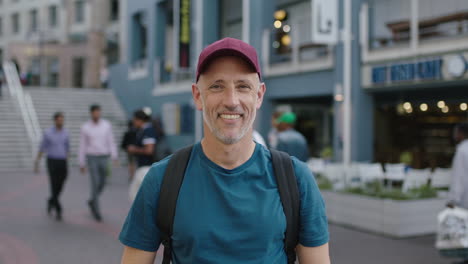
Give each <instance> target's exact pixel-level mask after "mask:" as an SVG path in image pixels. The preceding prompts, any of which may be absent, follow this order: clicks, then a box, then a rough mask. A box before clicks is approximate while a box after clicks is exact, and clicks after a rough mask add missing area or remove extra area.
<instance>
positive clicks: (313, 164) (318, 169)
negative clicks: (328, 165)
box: [307, 158, 325, 174]
mask: <svg viewBox="0 0 468 264" xmlns="http://www.w3.org/2000/svg"><path fill="white" fill-rule="evenodd" d="M307 166H308V167H309V169H310V170H311V171H312V173H314V174H317V173H319V174H322V173H323V172H324V170H325V160H324V159H320V158H310V159H309V160H308V161H307Z"/></svg>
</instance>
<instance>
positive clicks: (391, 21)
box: [369, 0, 411, 49]
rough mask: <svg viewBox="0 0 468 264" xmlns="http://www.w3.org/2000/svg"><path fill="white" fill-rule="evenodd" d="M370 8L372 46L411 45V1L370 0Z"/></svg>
mask: <svg viewBox="0 0 468 264" xmlns="http://www.w3.org/2000/svg"><path fill="white" fill-rule="evenodd" d="M369 8H370V9H369V38H370V47H371V48H374V49H375V48H382V47H390V46H401V45H403V46H408V45H409V42H410V24H411V22H410V20H411V1H407V0H392V1H386V0H370V1H369Z"/></svg>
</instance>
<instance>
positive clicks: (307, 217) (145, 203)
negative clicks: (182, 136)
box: [119, 143, 329, 264]
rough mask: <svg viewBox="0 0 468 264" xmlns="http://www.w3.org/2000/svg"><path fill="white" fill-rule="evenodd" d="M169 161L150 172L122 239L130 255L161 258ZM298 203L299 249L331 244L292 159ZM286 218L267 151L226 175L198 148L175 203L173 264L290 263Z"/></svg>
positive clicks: (305, 177) (320, 211)
mask: <svg viewBox="0 0 468 264" xmlns="http://www.w3.org/2000/svg"><path fill="white" fill-rule="evenodd" d="M169 158H170V157H168V158H166V159H164V160H162V161H161V162H158V163H155V164H153V166H152V167H151V169H150V171H149V172H148V174H147V175H146V177H145V179H144V180H143V183H142V185H141V187H140V190H139V192H138V194H137V196H136V198H135V201H134V203H133V205H132V208H131V209H130V212H129V214H128V216H127V219H126V221H125V224H124V226H123V228H122V231H121V233H120V237H119V239H120V241H121V242H122V243H123V244H124V245H126V246H129V247H134V248H138V249H141V250H145V251H156V250H157V249H158V248H159V245H160V242H161V241H160V233H159V230H158V227H157V225H156V217H157V204H158V198H159V191H160V186H161V182H162V178H163V175H164V171H165V169H166V167H167V164H168V160H169ZM292 160H293V165H294V169H295V172H296V178H297V183H298V187H299V192H300V196H301V208H300V218H301V219H300V235H299V243H300V244H302V245H303V246H306V247H316V246H321V245H323V244H325V243H327V242H328V237H329V235H328V224H327V218H326V215H325V205H324V202H323V199H322V196H321V195H320V192H319V189H318V188H317V184H316V183H315V180H314V178H313V176H312V173H311V172H310V170H309V169H308V167H307V165H306V164H305V163H303V162H301V161H299V160H297V159H296V158H292ZM285 231H286V218H285V215H284V212H283V207H282V205H281V200H280V197H279V192H278V188H277V185H276V179H275V175H274V174H273V168H272V164H271V155H270V151H269V150H268V149H266V148H265V147H263V146H262V145H260V144H257V145H256V147H255V151H254V153H253V155H252V157H251V158H250V159H249V160H248V161H247V162H245V163H244V164H242V165H241V166H239V167H237V168H235V169H232V170H228V169H224V168H222V167H220V166H218V165H217V164H215V163H214V162H212V161H211V160H209V159H208V158H207V157H206V156H205V154H204V153H203V150H202V147H201V144H200V143H197V144H195V145H194V147H193V150H192V154H191V157H190V161H189V164H188V167H187V170H186V173H185V178H184V181H183V183H182V186H181V190H180V193H179V198H178V200H177V207H176V214H175V218H174V232H173V235H172V241H173V262H174V263H176V264H187V263H223V264H231V263H232V264H234V263H235V264H238V263H244V264H248V263H268V264H276V263H277V264H284V263H286V262H287V261H286V253H285V251H284V241H283V239H284V234H285Z"/></svg>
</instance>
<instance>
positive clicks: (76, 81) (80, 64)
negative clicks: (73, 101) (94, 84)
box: [72, 57, 85, 88]
mask: <svg viewBox="0 0 468 264" xmlns="http://www.w3.org/2000/svg"><path fill="white" fill-rule="evenodd" d="M72 67H73V87H79V88H82V87H83V83H84V82H83V80H84V72H85V58H83V57H75V58H73V62H72Z"/></svg>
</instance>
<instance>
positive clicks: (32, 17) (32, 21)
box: [29, 9, 38, 32]
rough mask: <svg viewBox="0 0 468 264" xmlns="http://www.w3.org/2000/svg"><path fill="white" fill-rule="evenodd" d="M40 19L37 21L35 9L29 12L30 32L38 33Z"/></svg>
mask: <svg viewBox="0 0 468 264" xmlns="http://www.w3.org/2000/svg"><path fill="white" fill-rule="evenodd" d="M37 21H38V19H37V10H36V9H33V10H31V11H29V23H30V24H29V30H30V32H37V27H38V23H37Z"/></svg>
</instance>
